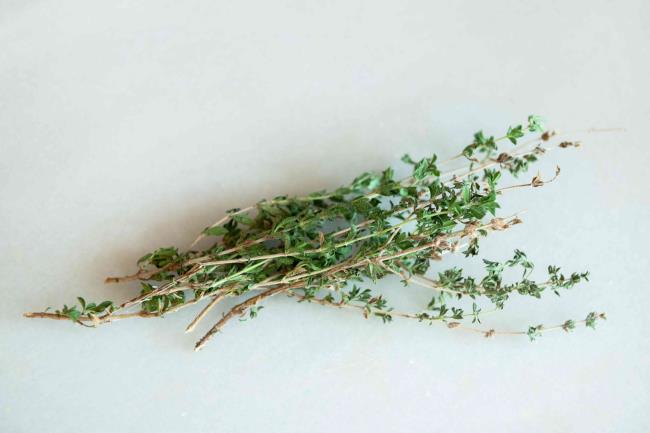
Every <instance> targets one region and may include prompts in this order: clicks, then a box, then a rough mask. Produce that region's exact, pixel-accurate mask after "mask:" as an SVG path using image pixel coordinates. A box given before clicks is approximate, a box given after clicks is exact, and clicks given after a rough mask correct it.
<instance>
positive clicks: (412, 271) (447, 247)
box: [56, 116, 604, 340]
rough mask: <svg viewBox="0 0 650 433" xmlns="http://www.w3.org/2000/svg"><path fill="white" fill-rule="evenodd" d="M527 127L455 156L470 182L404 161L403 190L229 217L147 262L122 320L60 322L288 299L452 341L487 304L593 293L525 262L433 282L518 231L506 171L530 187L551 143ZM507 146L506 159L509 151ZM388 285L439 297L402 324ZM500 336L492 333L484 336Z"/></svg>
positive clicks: (318, 195) (583, 276) (280, 204)
mask: <svg viewBox="0 0 650 433" xmlns="http://www.w3.org/2000/svg"><path fill="white" fill-rule="evenodd" d="M525 125H526V126H524V125H521V124H520V125H514V126H510V127H509V128H508V129H507V132H506V134H505V135H504V136H503V137H500V138H495V137H494V136H493V135H487V134H485V133H484V132H483V131H478V132H476V133H475V134H474V135H473V138H472V141H471V143H470V144H469V145H467V146H465V148H464V149H463V151H462V153H461V155H458V156H464V157H465V158H467V159H468V160H469V162H468V163H467V164H468V166H466V167H465V168H464V169H463V170H452V171H451V172H448V173H442V172H441V170H440V167H439V163H438V159H437V156H436V155H430V156H426V157H424V158H421V159H414V158H412V157H411V156H409V155H408V154H407V155H404V156H403V157H402V161H403V162H404V163H406V164H408V165H409V166H410V167H409V168H410V175H409V176H407V177H406V178H404V179H396V178H395V172H394V170H393V169H392V168H391V167H387V168H385V169H384V170H382V171H380V172H366V173H362V174H361V175H359V176H357V177H355V178H354V179H353V180H352V181H351V182H350V183H349V184H347V185H343V186H341V187H339V188H336V189H334V190H332V191H324V190H323V191H316V192H313V193H311V194H307V195H304V196H298V197H291V196H286V195H282V196H277V197H275V198H273V199H272V200H261V201H259V202H258V203H257V204H256V205H255V206H252V207H250V208H245V209H240V208H234V209H230V210H228V211H226V216H225V217H224V218H222V219H220V220H219V221H218V222H217V223H215V224H213V225H211V226H209V227H207V228H206V229H205V230H203V233H202V234H203V235H204V236H208V239H210V240H211V241H212V242H213V244H212V245H210V246H208V247H206V248H205V249H203V250H190V251H184V252H181V251H179V250H178V249H177V248H175V247H166V248H158V249H156V250H154V251H153V252H151V253H149V254H146V255H145V256H143V257H141V258H140V259H139V260H138V266H139V268H140V270H139V272H138V274H136V277H137V279H139V280H142V281H141V291H140V295H139V296H138V297H136V298H134V299H132V300H131V301H129V302H127V303H125V304H124V305H123V306H121V307H119V308H115V307H114V306H113V304H112V302H110V301H105V302H102V303H100V304H94V303H86V301H85V300H84V299H83V298H79V304H80V305H79V306H76V305H75V306H72V307H68V306H67V305H66V306H64V307H63V309H62V310H57V313H56V314H57V315H58V316H64V317H66V318H69V319H71V320H73V321H79V322H81V321H88V322H90V321H91V320H92V321H95V322H96V321H97V320H102V318H105V319H107V320H108V319H110V317H111V316H112V315H113V314H114V313H115V311H119V310H124V309H127V308H130V307H136V308H137V307H138V306H139V307H140V308H141V313H142V314H141V315H142V316H145V317H149V316H159V315H163V314H165V313H167V312H169V311H171V310H175V309H177V308H180V307H184V306H186V305H191V304H193V303H198V302H200V301H202V300H204V299H215V296H216V295H220V294H223V295H225V296H230V297H244V296H245V297H250V296H253V297H255V296H264V295H265V294H268V293H269V292H271V291H272V290H275V289H277V288H285V289H284V290H285V291H286V292H287V293H290V294H293V295H295V296H298V298H299V300H301V301H306V302H314V303H318V304H323V305H331V306H336V307H341V308H343V307H345V308H351V309H356V310H358V311H361V312H362V313H363V314H364V316H365V317H376V318H379V319H381V320H382V321H383V322H384V323H389V322H391V321H392V320H393V318H395V317H405V318H412V319H416V320H418V321H421V322H425V323H429V324H432V323H436V322H444V323H447V326H448V327H449V328H452V329H453V328H462V327H463V326H464V325H461V323H460V321H468V322H469V321H471V323H475V324H480V323H481V321H482V319H483V317H484V314H485V311H484V306H483V304H492V306H493V309H496V310H501V309H503V308H504V306H505V305H506V303H507V302H508V301H509V300H510V299H511V298H512V297H513V296H526V297H531V298H540V297H541V296H542V295H543V293H544V292H545V291H547V290H551V291H552V292H554V293H556V294H558V295H559V294H560V292H561V291H562V290H568V289H571V288H573V287H574V286H575V285H576V284H578V283H579V282H582V281H587V279H588V273H587V272H582V273H576V272H574V273H571V274H569V275H564V274H562V273H561V272H560V268H559V267H557V266H549V267H548V268H547V270H548V278H547V279H546V280H542V281H537V280H536V279H534V278H533V273H534V271H535V266H534V264H533V263H532V261H531V260H530V259H529V258H528V257H527V256H526V254H525V253H523V252H522V251H520V250H515V252H514V254H513V255H512V257H511V258H508V259H506V260H503V261H495V260H488V259H483V267H484V270H483V272H482V274H481V275H466V274H465V272H464V271H463V269H462V268H460V267H454V268H451V269H447V270H444V269H442V268H440V267H438V268H437V269H439V270H437V278H428V277H426V276H425V274H426V273H427V272H428V271H429V268H430V265H431V263H432V261H438V260H440V259H441V258H442V255H443V254H446V253H450V252H455V251H457V250H460V251H462V252H463V254H464V255H465V256H466V257H473V256H477V255H478V254H479V252H480V251H479V242H482V239H483V238H485V237H486V236H487V235H488V234H489V233H491V232H493V231H500V230H505V229H507V228H509V227H511V226H512V225H514V224H517V223H518V222H520V220H518V218H516V217H508V218H499V217H497V212H498V210H499V209H500V204H499V199H500V197H501V194H502V193H503V189H501V190H500V189H499V188H498V185H499V182H501V181H502V173H503V172H504V171H507V172H509V173H511V174H512V175H514V176H518V175H521V174H522V173H524V172H526V171H527V170H528V169H529V167H530V166H531V165H532V164H533V163H535V162H536V161H537V160H538V157H540V156H542V155H543V154H544V149H542V148H541V147H535V148H532V149H530V148H529V147H528V146H529V145H528V144H523V145H521V144H520V141H521V139H522V138H523V137H524V136H525V135H526V134H527V133H538V132H542V131H543V125H542V119H541V118H540V117H539V116H529V117H528V121H527V123H526V124H525ZM508 142H510V143H512V144H515V145H518V146H517V147H515V148H513V147H512V146H510V145H508ZM502 143H505V144H506V146H505V147H506V149H505V150H504V149H501V150H500V146H501V144H502ZM560 147H562V145H560ZM564 147H570V146H568V145H566V146H564ZM522 149H523V150H522ZM453 160H454V159H452V161H453ZM506 189H507V188H506ZM387 275H398V276H399V277H400V278H401V279H402V281H403V282H404V283H405V284H408V283H411V282H415V281H419V282H420V284H424V285H428V286H430V287H431V288H432V289H434V290H435V292H436V294H435V295H434V296H433V297H432V298H431V301H430V302H429V303H428V304H427V305H426V306H423V307H424V308H423V309H422V311H419V312H415V313H400V312H396V311H394V310H393V308H392V307H391V306H390V305H389V303H388V301H387V299H386V298H385V297H384V296H383V295H378V294H375V293H373V291H372V290H371V289H370V288H365V287H362V286H361V284H360V283H363V282H367V281H368V280H370V281H376V280H379V279H381V278H383V277H385V276H387ZM513 275H514V276H513ZM423 282H424V283H423ZM216 299H219V298H218V297H217V298H216ZM242 299H243V298H242ZM246 299H247V298H246ZM260 299H261V298H260ZM244 302H246V301H245V300H244V301H242V303H241V304H239V305H240V306H241V308H239V309H238V307H233V308H234V309H233V310H231V311H234V312H235V313H237V314H234V313H233V314H234V315H236V316H239V317H247V318H248V319H252V318H255V317H256V316H257V315H258V313H259V311H260V310H261V309H262V308H263V306H261V305H259V306H258V305H257V302H255V303H250V304H244ZM461 302H463V303H461ZM468 302H471V310H470V309H469V308H467V305H469V303H468ZM463 306H464V308H463ZM466 310H467V311H466ZM224 317H230V316H228V315H226V316H224ZM600 319H604V315H599V314H597V313H590V314H589V315H588V316H587V318H586V319H584V320H581V321H580V320H579V321H573V320H568V321H566V322H565V323H564V324H563V325H560V326H559V327H561V328H562V329H564V330H566V331H570V330H572V329H574V328H575V326H576V324H577V323H584V324H585V325H586V326H588V327H595V323H596V321H597V320H600ZM545 330H546V328H544V327H542V326H541V325H538V326H531V327H530V328H529V329H528V330H527V331H520V334H522V335H528V337H529V338H530V339H531V340H534V339H536V338H538V337H539V336H540V335H541V334H542V332H544V331H545ZM495 334H497V332H495V331H494V330H489V331H485V335H486V336H493V335H495Z"/></svg>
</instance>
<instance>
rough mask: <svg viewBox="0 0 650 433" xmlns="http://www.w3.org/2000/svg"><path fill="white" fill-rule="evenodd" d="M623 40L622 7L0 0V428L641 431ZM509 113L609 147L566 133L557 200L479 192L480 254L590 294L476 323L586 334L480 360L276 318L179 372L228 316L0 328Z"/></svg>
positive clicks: (635, 27) (326, 317)
mask: <svg viewBox="0 0 650 433" xmlns="http://www.w3.org/2000/svg"><path fill="white" fill-rule="evenodd" d="M649 24H650V7H649V6H648V2H646V1H643V0H639V1H618V2H612V1H595V0H590V1H544V2H522V1H510V2H509V1H489V2H488V1H476V2H450V1H447V2H442V1H395V2H388V1H367V2H364V1H357V0H352V1H350V0H346V1H340V2H323V1H319V2H317V1H315V2H304V1H295V2H290V1H272V2H268V1H266V2H265V1H255V2H250V1H240V2H226V1H203V2H173V1H141V2H135V1H133V2H131V1H110V2H94V1H86V0H83V1H50V0H42V1H36V0H33V1H25V0H16V1H7V0H4V1H1V2H0V149H1V158H0V203H1V211H0V242H1V244H0V245H1V247H0V275H1V276H2V279H1V283H0V284H1V290H2V292H1V293H2V298H1V299H2V301H1V302H0V311H1V316H0V321H1V322H0V351H1V354H0V431H3V432H42V431H48V432H70V431H83V432H85V433H91V432H207V431H218V432H268V433H272V432H329V431H350V432H352V431H354V432H371V431H372V432H389V431H390V432H395V431H451V432H478V431H480V432H500V433H503V432H590V433H593V432H617V433H619V432H646V431H648V429H649V428H650V421H648V417H647V411H648V409H650V407H649V401H650V399H649V395H648V385H650V380H649V379H650V378H649V374H648V368H649V367H650V362H649V339H648V332H649V331H648V321H647V317H648V316H647V309H648V301H649V300H650V299H649V297H648V293H649V291H650V288H649V287H648V283H647V281H648V279H647V278H648V277H647V275H648V270H649V268H650V266H649V261H648V246H647V245H648V242H650V235H649V229H648V221H649V220H650V199H649V196H648V192H647V191H648V189H647V167H648V163H650V160H649V158H648V156H649V151H648V149H649V147H650V144H649V143H648V140H647V134H648V121H649V120H650V119H649V117H650V116H649V115H650V110H649V108H650V103H649V102H648V97H649V96H650V85H648V76H649V74H650V67H649V66H650V64H649V61H648V59H649V58H650V49H649V47H650V44H649V43H650V31H649V30H648V25H649ZM529 113H537V114H541V115H543V116H545V117H546V118H547V119H548V121H549V125H550V126H552V127H555V128H558V129H561V130H565V131H581V130H585V129H588V128H591V127H622V128H626V132H623V133H608V134H583V133H580V132H575V133H573V134H570V135H569V137H575V138H580V139H582V140H583V143H584V146H583V148H582V149H580V150H577V151H576V150H571V149H569V150H567V151H562V152H557V153H556V152H553V153H552V154H549V155H548V159H547V160H546V161H545V162H543V163H542V164H541V165H539V168H540V170H541V171H542V175H543V176H546V177H548V175H550V174H552V171H553V167H554V165H555V164H556V163H559V164H560V165H561V166H562V171H563V172H562V175H561V176H560V178H559V179H558V181H557V182H555V183H553V184H551V185H548V186H546V187H544V188H539V189H535V190H518V191H516V192H513V193H512V194H508V195H507V196H505V197H504V198H503V208H504V209H503V214H504V215H505V214H507V213H510V212H513V211H517V210H521V209H526V210H527V213H526V214H525V215H524V217H523V218H524V220H525V224H524V225H522V226H518V227H516V228H514V229H513V230H511V231H509V232H508V233H499V234H494V235H492V236H490V237H489V239H488V240H486V241H485V242H484V244H483V248H482V255H483V256H484V257H487V258H492V259H499V260H502V259H505V258H507V257H509V256H510V255H511V253H512V250H513V249H514V248H517V247H519V248H523V249H525V250H526V252H527V253H528V254H529V256H530V257H531V259H533V260H534V261H535V262H536V263H537V264H538V268H537V270H536V274H535V275H536V276H538V277H543V276H544V271H543V270H544V269H545V267H546V266H547V265H548V264H558V265H561V266H563V269H565V270H567V271H572V270H583V269H589V270H591V272H592V278H591V282H590V283H588V284H583V285H581V286H579V287H578V288H576V289H575V290H572V291H571V292H569V293H565V294H564V295H563V297H561V298H559V299H558V298H556V297H555V296H554V295H548V296H545V297H544V299H542V300H539V301H538V300H520V299H517V300H514V301H513V302H512V303H511V304H510V305H509V306H507V308H506V310H505V311H503V312H501V313H500V314H497V315H495V316H493V317H490V318H489V320H487V318H486V321H487V323H486V324H485V326H490V327H492V326H493V327H495V328H499V329H522V328H523V329H525V328H526V327H527V326H529V325H531V324H533V325H534V324H537V323H546V324H549V325H551V324H555V323H558V322H562V321H563V320H565V319H566V318H570V317H575V318H578V319H580V318H583V317H584V316H585V315H586V314H587V312H589V311H592V310H596V311H601V310H604V311H606V312H607V313H608V321H607V322H606V323H603V324H599V326H598V329H597V330H596V331H592V330H590V329H584V328H581V329H578V330H576V332H575V333H573V334H571V335H565V334H564V333H562V332H558V333H553V334H548V335H546V336H544V337H543V338H542V339H541V340H540V341H539V342H536V343H533V344H531V343H529V342H528V341H527V339H526V338H525V337H522V338H518V337H512V338H510V337H501V338H496V339H493V340H486V339H484V338H482V337H480V336H477V335H473V334H464V333H458V332H453V331H449V330H447V329H444V328H443V327H436V326H434V327H429V326H425V325H422V324H418V323H408V322H405V321H398V320H396V321H395V322H394V323H393V324H391V325H382V324H381V322H380V321H376V320H375V321H371V320H368V321H365V320H363V319H362V318H361V317H359V316H357V315H356V314H354V313H352V312H348V311H338V310H334V309H332V310H330V309H326V308H324V307H321V306H318V305H301V304H297V303H295V302H294V301H292V300H290V299H287V298H277V299H271V300H269V301H268V302H267V303H266V308H265V309H264V310H263V311H261V313H260V316H259V318H258V319H256V320H255V321H252V322H241V323H240V322H237V321H233V322H232V323H231V324H229V325H228V326H227V328H225V329H224V332H223V333H222V334H220V335H218V336H217V338H215V339H214V341H213V342H212V343H211V344H210V345H208V346H207V347H206V349H205V350H203V351H202V352H200V353H194V352H193V351H192V347H193V344H194V341H195V340H196V339H197V338H198V337H199V336H200V335H201V332H204V331H205V330H206V329H207V327H209V325H210V322H212V321H214V320H216V318H217V317H219V314H220V313H221V312H222V311H224V308H225V307H226V306H228V305H233V304H232V303H230V304H224V305H223V306H222V308H221V309H220V310H219V311H215V312H213V314H212V316H211V317H210V319H211V320H208V321H206V322H205V323H204V324H203V326H202V327H201V328H200V329H199V330H198V332H197V333H195V334H192V335H186V334H184V333H183V329H184V327H185V325H186V324H187V322H188V321H189V320H191V318H192V317H193V314H194V313H195V311H183V312H180V313H177V314H174V315H171V316H169V317H167V318H165V319H158V320H132V321H130V322H123V323H115V324H112V325H109V326H105V327H101V328H99V329H95V330H93V329H85V328H81V327H76V326H73V325H72V324H70V323H65V322H51V321H37V320H28V319H24V318H23V317H22V316H21V314H22V313H23V312H25V311H30V310H41V309H43V308H45V307H47V306H53V307H60V306H61V305H62V304H63V303H64V302H67V303H72V302H74V299H75V296H77V295H84V296H85V297H86V298H88V299H93V300H103V299H107V298H108V299H114V300H116V301H122V300H124V299H126V298H127V297H130V296H132V295H133V294H134V293H135V292H136V291H137V287H135V285H127V286H107V285H104V284H103V283H102V281H103V278H104V277H105V276H106V275H122V274H126V273H130V272H132V271H133V270H134V266H135V260H136V259H137V258H138V257H140V256H141V255H142V254H144V253H146V252H148V251H150V250H151V249H154V248H156V247H159V246H169V245H179V246H181V247H183V246H186V245H188V244H189V243H190V242H191V240H192V239H193V238H194V237H195V235H196V234H197V233H198V232H199V231H200V230H201V229H203V227H205V226H206V225H208V224H210V223H211V222H212V221H214V220H215V219H216V218H217V217H219V216H220V215H221V214H222V212H223V211H224V210H225V209H228V208H231V207H235V206H242V205H246V204H250V203H252V202H255V201H257V200H259V199H261V198H264V197H272V196H274V195H278V194H283V193H289V194H300V193H308V192H311V191H313V190H318V189H321V188H332V187H336V186H338V185H340V184H343V183H346V182H348V181H349V180H350V179H351V178H353V177H354V176H355V175H356V174H358V173H359V172H361V171H366V170H379V169H383V168H384V167H386V166H388V165H391V164H394V165H397V164H399V163H398V160H399V157H400V156H401V154H402V153H404V152H410V153H412V154H413V155H414V156H417V157H422V156H425V155H428V154H430V153H432V152H437V153H439V154H440V156H441V157H443V158H444V157H448V156H451V155H452V154H454V153H455V152H457V151H458V150H459V148H461V146H463V145H465V144H467V143H468V141H469V140H470V139H471V134H472V133H473V132H475V131H476V130H478V129H480V128H483V129H484V130H485V131H486V132H487V133H490V134H496V135H498V134H501V133H502V132H503V130H504V128H506V127H507V126H508V125H509V124H512V123H515V122H520V121H522V120H524V119H525V117H526V116H527V115H528V114H529ZM532 174H534V172H531V173H530V175H531V176H532ZM527 176H528V175H527ZM527 176H526V179H528V177H527ZM445 262H447V265H448V266H451V265H452V264H463V263H464V262H466V260H464V259H462V257H461V258H456V257H450V258H446V259H445ZM441 266H445V264H444V263H443V264H442V265H436V269H440V267H441ZM467 266H468V267H469V268H470V269H476V270H478V264H477V262H476V261H471V262H469V264H468V265H467ZM382 287H383V289H385V290H384V293H386V294H387V296H389V299H390V300H391V301H392V302H393V304H394V305H396V306H397V307H400V308H403V309H405V308H410V309H417V308H419V307H421V305H422V304H423V303H426V302H427V300H428V297H429V294H428V293H427V292H426V290H424V289H422V290H420V289H416V288H408V289H402V288H401V285H400V284H399V282H398V281H397V280H395V279H390V278H388V279H387V280H386V282H385V283H382Z"/></svg>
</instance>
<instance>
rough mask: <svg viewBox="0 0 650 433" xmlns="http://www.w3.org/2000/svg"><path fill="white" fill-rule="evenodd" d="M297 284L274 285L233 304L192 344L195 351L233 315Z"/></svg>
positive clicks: (243, 311)
mask: <svg viewBox="0 0 650 433" xmlns="http://www.w3.org/2000/svg"><path fill="white" fill-rule="evenodd" d="M298 286H299V285H293V286H292V285H287V286H280V287H276V288H274V289H269V290H267V291H265V292H262V293H260V294H258V295H255V296H253V297H251V298H249V299H247V300H245V301H244V302H241V303H239V304H237V305H235V306H234V307H233V308H231V309H230V311H228V312H227V313H226V314H224V316H223V317H222V318H221V320H219V321H218V322H217V323H216V324H215V325H214V326H213V327H212V328H210V330H209V331H208V332H207V333H206V334H205V335H204V336H203V337H201V339H200V340H199V341H197V343H196V345H195V346H194V350H195V351H196V352H198V351H199V350H201V349H202V348H203V346H205V345H206V344H207V342H208V341H209V340H210V338H212V337H213V336H214V334H216V333H217V332H219V330H221V328H223V327H224V325H225V324H226V323H228V321H229V320H230V319H232V318H233V317H236V316H241V315H242V314H244V313H245V312H246V310H248V309H249V308H251V307H253V306H255V305H257V304H258V303H259V302H260V301H262V300H264V299H266V298H268V297H271V296H273V295H277V294H278V293H282V292H286V291H287V290H290V289H293V288H296V287H298Z"/></svg>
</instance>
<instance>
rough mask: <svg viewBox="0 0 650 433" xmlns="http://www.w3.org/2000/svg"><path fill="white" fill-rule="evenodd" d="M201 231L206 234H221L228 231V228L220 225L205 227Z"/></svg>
mask: <svg viewBox="0 0 650 433" xmlns="http://www.w3.org/2000/svg"><path fill="white" fill-rule="evenodd" d="M203 233H204V234H206V235H208V236H222V235H225V234H226V233H228V230H227V229H225V228H224V227H221V226H214V227H208V228H206V229H205V230H203Z"/></svg>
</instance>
